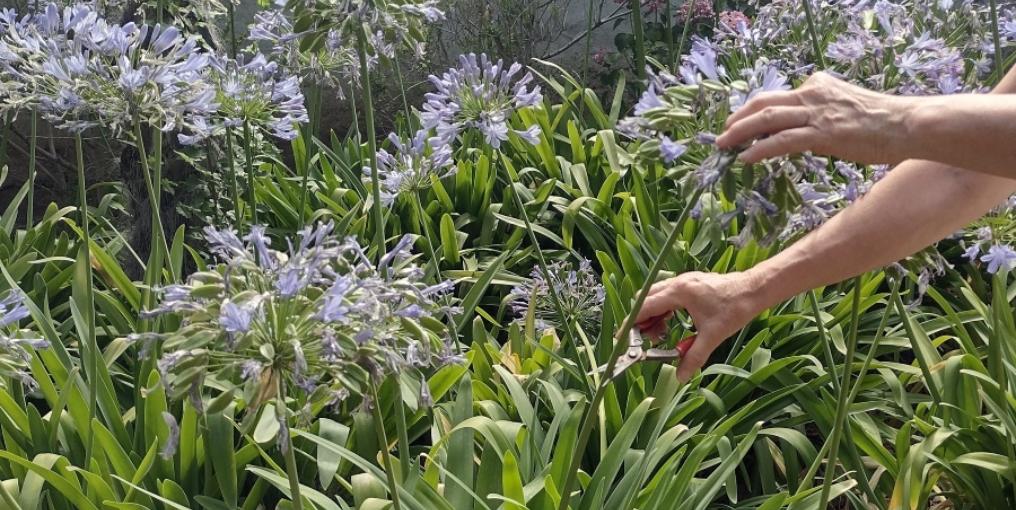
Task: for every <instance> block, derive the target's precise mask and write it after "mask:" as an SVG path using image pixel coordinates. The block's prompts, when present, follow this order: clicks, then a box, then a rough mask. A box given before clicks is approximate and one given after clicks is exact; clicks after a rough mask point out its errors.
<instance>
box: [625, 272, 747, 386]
mask: <svg viewBox="0 0 1016 510" xmlns="http://www.w3.org/2000/svg"><path fill="white" fill-rule="evenodd" d="M755 290H756V287H755V286H754V285H753V283H752V281H751V278H750V277H749V276H748V275H747V274H746V273H728V274H712V273H698V272H694V273H684V274H682V275H680V276H677V277H675V278H671V279H669V280H664V281H661V282H659V283H657V284H655V285H653V287H652V288H651V289H650V291H649V296H648V297H647V298H646V302H645V304H644V305H643V306H642V309H641V310H640V311H639V314H638V316H637V317H636V325H637V327H638V328H639V329H640V330H641V331H642V333H643V334H644V335H646V336H649V337H651V338H660V337H662V336H664V335H665V334H666V332H667V330H666V328H667V319H669V318H670V317H671V316H672V315H673V314H674V311H675V310H678V309H682V310H685V311H687V312H688V314H689V315H690V316H691V319H692V321H693V322H694V325H695V331H696V335H697V338H696V340H695V343H694V344H693V345H692V347H691V350H689V351H688V354H687V355H685V357H684V358H683V359H681V362H680V365H679V366H678V370H677V377H678V379H680V380H681V381H682V382H687V381H688V380H689V379H691V377H692V376H693V375H694V374H695V372H696V371H697V370H698V369H700V368H702V366H703V365H705V363H706V361H708V359H709V355H710V354H712V352H713V351H714V350H715V349H716V347H717V346H719V345H720V344H721V343H723V342H724V341H725V340H726V339H727V338H729V337H730V336H731V335H733V334H734V333H737V332H738V331H739V330H740V329H741V328H743V327H744V326H745V325H747V324H748V322H749V321H751V320H752V319H753V318H754V317H755V315H757V314H758V313H759V312H760V311H761V310H763V309H765V306H763V305H762V304H761V303H758V302H757V298H756V297H755V296H756V294H757V292H755Z"/></svg>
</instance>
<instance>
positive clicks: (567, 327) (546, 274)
mask: <svg viewBox="0 0 1016 510" xmlns="http://www.w3.org/2000/svg"><path fill="white" fill-rule="evenodd" d="M487 152H488V154H489V155H488V161H490V163H489V164H490V165H495V164H497V163H496V161H495V158H494V157H493V154H492V153H491V152H490V149H489V146H488V150H487ZM497 154H499V155H500V156H501V157H502V158H504V157H505V155H504V154H502V153H501V152H500V151H497ZM505 167H506V168H507V165H505ZM517 180H518V179H517V176H513V175H508V182H509V183H512V184H514V183H515V182H517ZM509 193H510V194H511V196H512V198H513V199H515V207H517V208H518V209H519V215H521V216H522V221H523V222H524V223H525V225H526V233H527V234H528V235H529V242H530V243H531V244H532V245H533V249H534V250H536V263H537V265H538V266H539V267H540V272H541V273H543V278H544V279H545V280H546V281H547V290H549V291H550V300H551V302H552V303H554V311H555V312H557V315H558V317H561V323H562V325H563V326H564V333H565V337H566V338H567V339H568V343H569V344H570V345H571V347H572V349H578V346H579V343H578V341H576V339H575V332H574V331H572V327H571V321H569V320H568V319H569V317H568V316H567V315H566V314H565V312H564V305H563V304H562V302H561V296H560V294H559V293H558V291H557V287H556V286H555V285H551V284H550V283H551V282H553V281H554V280H560V278H561V277H560V276H556V275H554V274H551V272H550V268H549V267H548V266H547V258H546V257H545V256H544V255H543V248H541V247H540V240H539V239H538V238H537V237H536V229H534V228H533V224H532V222H530V220H529V213H528V212H526V205H525V203H523V202H522V197H521V196H519V193H518V192H517V191H516V190H515V187H514V185H513V186H512V187H511V189H510V191H509ZM593 368H594V369H595V368H596V367H593Z"/></svg>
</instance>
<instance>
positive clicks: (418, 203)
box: [410, 191, 441, 280]
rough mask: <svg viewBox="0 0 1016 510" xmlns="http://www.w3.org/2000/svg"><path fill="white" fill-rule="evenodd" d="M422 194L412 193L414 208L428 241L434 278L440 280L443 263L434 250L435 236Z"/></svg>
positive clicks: (418, 192)
mask: <svg viewBox="0 0 1016 510" xmlns="http://www.w3.org/2000/svg"><path fill="white" fill-rule="evenodd" d="M421 193H422V191H417V192H415V193H410V196H411V199H412V201H413V207H414V208H415V209H416V216H417V218H418V219H419V222H420V229H421V230H422V231H423V236H424V237H425V238H426V239H427V256H428V257H430V264H433V265H434V277H435V278H437V279H438V280H440V279H441V263H440V261H439V260H438V258H437V251H435V250H434V247H435V246H436V245H435V244H434V242H435V239H434V234H433V233H432V231H431V230H430V221H429V220H428V218H427V213H426V211H424V210H423V201H422V200H421V199H420V194H421ZM430 264H428V265H430Z"/></svg>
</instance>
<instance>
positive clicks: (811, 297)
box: [808, 290, 840, 393]
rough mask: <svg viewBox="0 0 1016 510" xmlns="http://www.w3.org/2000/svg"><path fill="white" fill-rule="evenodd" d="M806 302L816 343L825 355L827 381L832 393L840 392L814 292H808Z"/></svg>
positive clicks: (831, 353) (830, 348) (834, 365)
mask: <svg viewBox="0 0 1016 510" xmlns="http://www.w3.org/2000/svg"><path fill="white" fill-rule="evenodd" d="M808 301H809V302H811V313H812V314H813V315H814V316H815V329H817V330H818V342H819V344H821V345H822V351H823V354H825V358H826V363H827V364H828V365H829V372H830V375H829V381H830V384H832V386H833V391H835V392H836V393H839V392H840V380H839V379H838V378H837V375H836V363H835V362H834V360H835V359H834V358H833V351H832V347H830V345H829V337H828V336H827V335H826V330H825V322H823V321H822V310H821V308H820V307H819V305H818V296H817V295H816V294H815V291H814V290H809V291H808Z"/></svg>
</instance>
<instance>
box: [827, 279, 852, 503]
mask: <svg viewBox="0 0 1016 510" xmlns="http://www.w3.org/2000/svg"><path fill="white" fill-rule="evenodd" d="M860 313H861V278H860V277H856V278H854V298H853V300H852V301H851V304H850V335H849V337H848V339H847V354H846V357H845V359H844V360H843V376H842V378H841V380H840V388H839V396H838V398H837V402H836V418H835V419H834V420H833V431H832V436H831V437H830V439H829V442H830V443H832V446H830V447H829V459H828V460H827V461H826V471H825V475H824V476H823V480H822V495H821V496H819V505H818V507H819V508H825V507H826V505H827V504H828V503H829V493H830V492H831V491H832V488H833V475H835V473H836V458H837V456H838V455H839V452H840V439H841V437H842V436H843V428H844V427H847V426H849V424H848V423H847V402H848V397H849V393H850V373H851V370H850V365H851V363H853V361H854V353H855V352H856V351H857V329H858V322H859V320H858V316H859V315H860Z"/></svg>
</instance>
